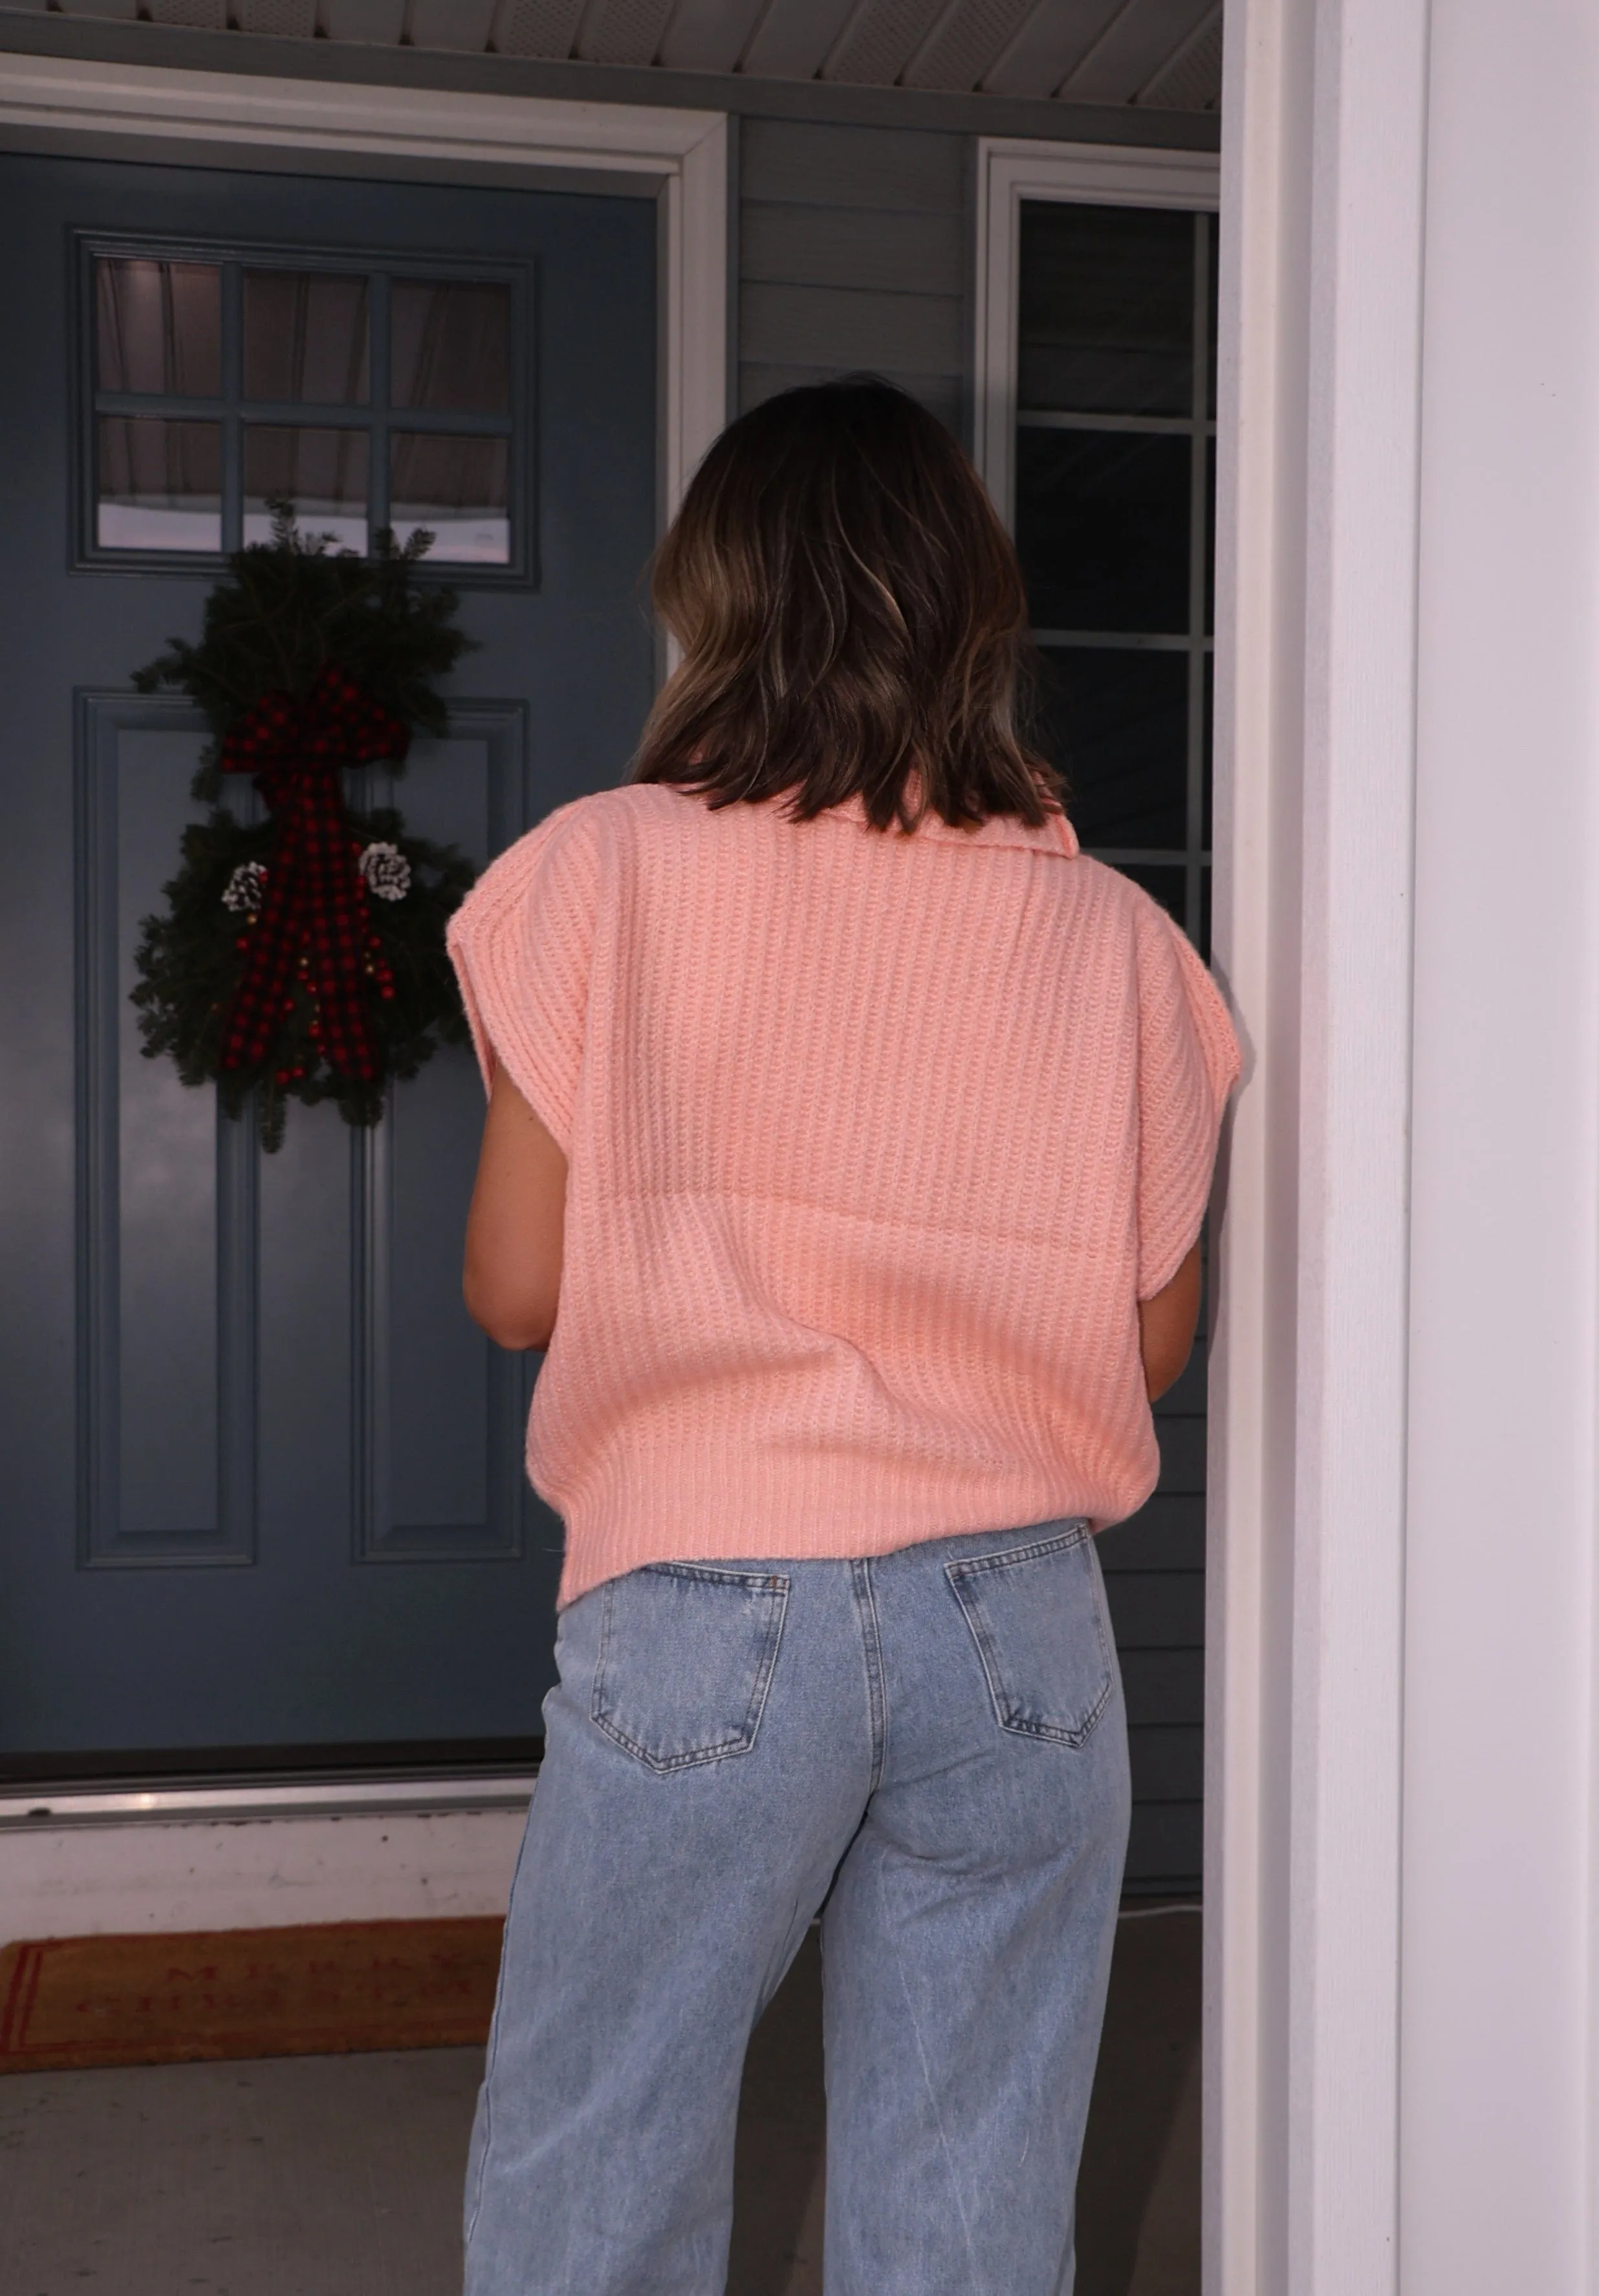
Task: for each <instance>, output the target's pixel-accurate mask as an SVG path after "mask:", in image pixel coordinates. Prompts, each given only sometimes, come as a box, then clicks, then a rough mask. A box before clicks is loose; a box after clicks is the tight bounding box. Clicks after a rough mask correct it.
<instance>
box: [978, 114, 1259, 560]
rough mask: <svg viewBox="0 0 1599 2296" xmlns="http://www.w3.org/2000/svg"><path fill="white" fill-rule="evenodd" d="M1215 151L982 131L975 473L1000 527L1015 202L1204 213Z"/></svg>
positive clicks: (1008, 452) (1007, 435) (1011, 387)
mask: <svg viewBox="0 0 1599 2296" xmlns="http://www.w3.org/2000/svg"><path fill="white" fill-rule="evenodd" d="M1220 170H1221V162H1220V160H1219V159H1218V156H1217V154H1216V153H1215V152H1156V151H1150V152H1141V151H1137V150H1136V149H1134V148H1132V147H1130V146H1128V147H1118V146H1116V145H1114V144H1110V143H1031V142H1024V141H1021V140H1019V139H1017V138H1014V137H1011V136H1002V135H984V136H981V137H980V139H979V142H978V146H977V247H976V277H975V291H974V293H973V296H972V305H973V309H974V313H975V316H976V322H977V339H976V344H975V348H974V352H973V357H972V389H973V397H974V419H973V422H972V439H973V445H974V453H975V459H976V463H977V467H978V471H979V472H980V475H981V478H982V480H983V483H984V484H985V485H986V486H987V488H988V492H989V494H990V495H991V496H992V497H993V500H994V504H995V506H996V509H997V510H998V512H999V515H1000V516H1001V518H1002V519H1004V521H1005V525H1006V527H1007V528H1008V527H1010V526H1012V525H1013V523H1014V520H1015V511H1016V502H1015V480H1014V472H1013V459H1014V447H1013V439H1014V430H1015V414H1016V294H1017V281H1018V261H1019V256H1020V249H1021V202H1022V201H1023V200H1071V201H1082V202H1085V203H1087V204H1089V205H1098V206H1104V207H1117V208H1199V209H1213V208H1215V207H1216V206H1218V203H1219V201H1220V196H1221V174H1220Z"/></svg>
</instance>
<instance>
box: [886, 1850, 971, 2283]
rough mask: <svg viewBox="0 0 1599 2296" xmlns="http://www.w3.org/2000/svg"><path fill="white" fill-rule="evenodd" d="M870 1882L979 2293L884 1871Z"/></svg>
mask: <svg viewBox="0 0 1599 2296" xmlns="http://www.w3.org/2000/svg"><path fill="white" fill-rule="evenodd" d="M873 1879H874V1881H875V1882H876V1885H877V1894H878V1898H879V1900H880V1902H881V1905H882V1913H883V1921H882V1935H883V1937H884V1939H886V1941H887V1943H888V1945H889V1948H890V1951H891V1952H892V1954H893V1956H894V1968H895V1972H896V1974H897V1975H898V1979H899V1989H900V1992H901V1993H902V1995H903V1996H904V1997H905V2010H906V2018H907V2019H908V2021H909V2023H910V2029H911V2031H912V2032H913V2033H914V2036H915V2039H916V2062H917V2063H918V2064H919V2065H920V2066H921V2068H922V2087H923V2088H924V2090H925V2091H926V2093H927V2101H928V2103H929V2105H930V2106H931V2109H932V2116H933V2123H934V2126H935V2127H936V2128H937V2129H938V2132H939V2152H940V2153H942V2154H943V2156H944V2166H945V2169H946V2171H947V2174H948V2177H949V2189H950V2192H951V2193H952V2194H953V2195H954V2198H955V2210H956V2213H957V2214H958V2215H959V2217H960V2219H961V2231H962V2233H963V2234H964V2236H965V2242H966V2260H967V2263H968V2264H969V2265H970V2267H971V2269H972V2288H973V2289H974V2290H975V2291H979V2292H981V2291H982V2290H983V2289H984V2288H985V2281H984V2276H983V2273H982V2270H981V2268H980V2265H979V2263H978V2258H977V2244H976V2243H975V2242H974V2241H973V2239H972V2226H971V2224H970V2223H969V2221H968V2220H967V2216H966V2203H965V2200H964V2195H963V2194H962V2192H961V2180H960V2178H959V2177H957V2176H956V2174H955V2158H954V2155H953V2153H952V2152H951V2150H950V2144H949V2132H948V2130H947V2128H945V2126H944V2116H943V2114H942V2112H939V2093H938V2090H937V2089H936V2088H935V2087H934V2086H933V2080H932V2075H931V2072H930V2071H928V2064H927V2049H926V2046H925V2045H924V2044H923V2042H922V2027H921V2024H920V2023H919V2021H918V2020H917V2016H916V2002H915V1997H914V1994H913V1993H912V1991H911V1989H910V1986H909V1984H908V1983H907V1982H906V1974H905V1959H904V1956H903V1955H902V1954H901V1952H900V1947H899V1934H898V1930H897V1928H896V1926H895V1924H894V1923H893V1922H892V1921H891V1920H890V1919H889V1918H888V1916H889V1913H890V1907H889V1906H888V1904H887V1899H886V1892H885V1890H884V1888H883V1870H882V1867H881V1865H880V1866H877V1868H876V1871H875V1874H874V1875H873Z"/></svg>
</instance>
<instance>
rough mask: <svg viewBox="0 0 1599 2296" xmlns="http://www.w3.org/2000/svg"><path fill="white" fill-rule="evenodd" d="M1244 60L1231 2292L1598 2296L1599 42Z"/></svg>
mask: <svg viewBox="0 0 1599 2296" xmlns="http://www.w3.org/2000/svg"><path fill="white" fill-rule="evenodd" d="M1228 45H1229V53H1228V65H1227V94H1226V118H1225V121H1224V169H1223V217H1224V222H1223V250H1224V253H1223V263H1224V301H1223V322H1222V348H1223V362H1224V389H1223V400H1222V409H1221V414H1222V431H1223V475H1222V485H1221V522H1220V537H1219V550H1220V570H1219V577H1218V598H1219V602H1220V618H1219V629H1218V649H1219V659H1218V745H1219V748H1218V754H1219V756H1220V758H1221V759H1222V761H1223V764H1222V774H1221V783H1220V789H1219V791H1218V824H1217V850H1218V931H1217V939H1218V960H1219V962H1220V964H1221V965H1222V968H1223V970H1224V971H1225V972H1226V974H1227V975H1228V977H1229V980H1230V982H1231V985H1232V987H1233V988H1234V993H1235V995H1236V996H1237V999H1238V1003H1239V1006H1240V1009H1241V1012H1242V1015H1243V1019H1244V1021H1245V1025H1246V1028H1247V1029H1248V1031H1249V1033H1250V1036H1251V1049H1252V1053H1253V1055H1254V1062H1255V1066H1254V1071H1253V1074H1252V1076H1251V1081H1250V1085H1249V1088H1248V1091H1247V1093H1246V1095H1245V1097H1244V1099H1243V1100H1242V1103H1241V1105H1240V1108H1239V1111H1238V1115H1237V1119H1236V1122H1235V1126H1234V1142H1233V1152H1232V1159H1231V1172H1230V1178H1229V1184H1228V1201H1227V1205H1226V1217H1225V1220H1224V1223H1223V1248H1222V1299H1221V1304H1220V1315H1219V1318H1218V1366H1217V1371H1218V1377H1217V1387H1216V1390H1215V1392H1216V1398H1217V1405H1218V1408H1217V1410H1216V1413H1215V1417H1214V1420H1213V1424H1214V1426H1215V1430H1216V1431H1215V1435H1214V1442H1215V1446H1216V1452H1215V1456H1214V1459H1213V1490H1214V1494H1215V1502H1214V1503H1215V1508H1216V1538H1215V1542H1214V1549H1213V1554H1214V1560H1213V1567H1212V1574H1211V1578H1212V1586H1211V1606H1212V1611H1211V1618H1212V1635H1211V1661H1212V1667H1211V1672H1212V1685H1211V1704H1210V1764H1211V1774H1210V1802H1209V1808H1210V1820H1209V1822H1210V1844H1209V1868H1210V1870H1209V1875H1208V1881H1207V1901H1208V1907H1209V1912H1210V1920H1209V1922H1208V1930H1209V1954H1210V1972H1209V1974H1210V2038H1209V2090H1208V2104H1209V2120H1208V2132H1207V2136H1208V2193H1207V2202H1208V2207H1207V2218H1208V2231H1207V2267H1206V2268H1207V2283H1206V2284H1207V2290H1208V2296H1396V2292H1397V2296H1504V2292H1505V2291H1506V2290H1510V2289H1514V2290H1516V2291H1518V2292H1519V2291H1521V2290H1523V2289H1525V2290H1528V2291H1536V2292H1538V2296H1592V2292H1593V2290H1594V2287H1595V2278H1594V2276H1595V2271H1596V2270H1599V2255H1596V2254H1595V2249H1594V2246H1593V2232H1592V2225H1591V2218H1592V2212H1593V2177H1594V2164H1593V2161H1592V2159H1591V2155H1592V2152H1593V2134H1594V2114H1593V2091H1594V2079H1595V2071H1599V2049H1596V2048H1595V2030H1596V2028H1595V2012H1594V2006H1593V2003H1594V1996H1595V1988H1594V1986H1593V1983H1592V1974H1591V1973H1592V1967H1593V1948H1592V1945H1591V1943H1590V1935H1589V1932H1590V1926H1591V1924H1590V1905H1591V1902H1592V1885H1591V1864H1592V1857H1593V1852H1594V1842H1595V1827H1594V1825H1593V1822H1592V1795H1593V1788H1594V1784H1595V1759H1594V1754H1595V1746H1594V1718H1593V1700H1592V1686H1593V1676H1594V1654H1595V1633H1594V1628H1595V1604H1594V1572H1593V1568H1592V1554H1593V1545H1594V1538H1595V1514H1596V1510H1595V1405H1596V1401H1599V1398H1596V1395H1595V1372H1596V1369H1599V1346H1596V1344H1595V1340H1596V1333H1595V1322H1596V1318H1599V1218H1596V1203H1599V12H1596V11H1595V9H1594V8H1593V7H1592V6H1591V5H1583V4H1578V0H1517V4H1515V5H1514V6H1509V5H1506V4H1505V0H1431V7H1429V5H1428V0H1230V5H1229V17H1228Z"/></svg>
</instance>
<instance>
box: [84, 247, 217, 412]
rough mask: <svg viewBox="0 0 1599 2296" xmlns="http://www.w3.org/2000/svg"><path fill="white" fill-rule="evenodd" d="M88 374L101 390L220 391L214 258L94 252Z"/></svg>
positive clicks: (167, 394) (190, 394) (196, 394)
mask: <svg viewBox="0 0 1599 2296" xmlns="http://www.w3.org/2000/svg"><path fill="white" fill-rule="evenodd" d="M94 372H95V380H96V381H97V382H98V383H99V386H100V388H101V389H102V390H137V391H147V392H150V393H151V394H152V395H159V396H160V397H162V398H217V396H218V395H219V394H220V392H221V389H222V273H221V269H220V267H219V266H217V264H214V263H163V262H158V261H155V260H154V259H146V258H144V257H143V256H137V257H126V258H125V257H121V256H104V255H102V256H100V257H98V258H96V259H95V264H94Z"/></svg>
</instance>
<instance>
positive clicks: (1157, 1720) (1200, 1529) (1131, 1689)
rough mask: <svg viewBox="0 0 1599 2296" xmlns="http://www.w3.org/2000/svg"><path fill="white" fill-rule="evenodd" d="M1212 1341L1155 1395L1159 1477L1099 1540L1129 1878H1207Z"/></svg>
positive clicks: (1183, 1887) (1130, 1881)
mask: <svg viewBox="0 0 1599 2296" xmlns="http://www.w3.org/2000/svg"><path fill="white" fill-rule="evenodd" d="M1205 1388H1206V1364H1205V1342H1204V1341H1203V1339H1202V1338H1201V1340H1200V1341H1199V1342H1198V1343H1197V1344H1196V1346H1195V1348H1194V1351H1193V1357H1192V1358H1191V1359H1190V1362H1189V1365H1188V1368H1187V1370H1186V1371H1185V1373H1184V1374H1183V1376H1182V1378H1181V1379H1180V1380H1179V1381H1178V1382H1177V1385H1176V1386H1175V1387H1173V1388H1171V1389H1170V1390H1169V1391H1168V1393H1167V1394H1166V1395H1164V1396H1163V1397H1162V1398H1161V1399H1160V1402H1159V1403H1158V1404H1157V1405H1156V1406H1155V1432H1156V1434H1157V1435H1158V1436H1159V1438H1160V1481H1159V1483H1158V1484H1157V1485H1156V1488H1155V1494H1154V1497H1152V1498H1151V1499H1150V1500H1149V1501H1148V1503H1147V1504H1146V1505H1144V1506H1142V1507H1141V1508H1140V1509H1139V1511H1138V1513H1136V1515H1134V1516H1133V1517H1132V1518H1131V1519H1130V1520H1129V1521H1127V1522H1124V1523H1119V1524H1118V1525H1117V1526H1116V1528H1115V1529H1113V1530H1107V1531H1106V1532H1105V1533H1104V1535H1103V1538H1101V1539H1100V1542H1099V1558H1100V1563H1101V1566H1102V1568H1103V1571H1104V1574H1105V1595H1106V1600H1107V1601H1108V1603H1109V1604H1110V1608H1111V1623H1112V1625H1113V1626H1114V1628H1115V1630H1116V1647H1117V1651H1118V1652H1119V1656H1120V1660H1121V1678H1122V1685H1123V1687H1124V1689H1125V1691H1126V1693H1127V1707H1128V1744H1129V1747H1130V1750H1131V1754H1132V1766H1133V1831H1132V1838H1131V1841H1130V1842H1129V1844H1128V1868H1127V1886H1128V1889H1129V1890H1135V1891H1142V1892H1146V1893H1152V1892H1158V1891H1162V1890H1172V1891H1187V1890H1197V1889H1198V1888H1199V1885H1200V1869H1201V1863H1202V1844H1203V1833H1204V1768H1205V1730H1204V1724H1205Z"/></svg>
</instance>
